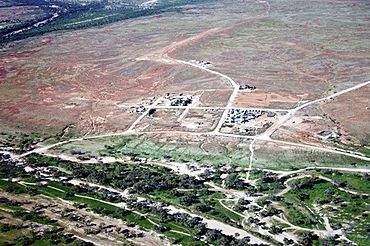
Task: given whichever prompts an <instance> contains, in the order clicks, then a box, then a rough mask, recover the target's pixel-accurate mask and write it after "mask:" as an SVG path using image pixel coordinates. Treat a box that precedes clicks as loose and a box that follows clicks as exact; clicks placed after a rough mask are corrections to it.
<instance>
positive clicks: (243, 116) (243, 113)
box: [226, 108, 265, 124]
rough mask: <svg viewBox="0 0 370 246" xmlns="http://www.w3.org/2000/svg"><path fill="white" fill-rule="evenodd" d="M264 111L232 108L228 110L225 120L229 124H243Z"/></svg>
mask: <svg viewBox="0 0 370 246" xmlns="http://www.w3.org/2000/svg"><path fill="white" fill-rule="evenodd" d="M264 113H265V112H264V111H262V110H255V109H238V108H235V109H234V108H233V109H230V110H229V113H228V118H227V120H226V122H227V123H231V124H243V123H247V122H249V121H251V120H255V119H256V118H258V117H260V116H261V115H262V114H264Z"/></svg>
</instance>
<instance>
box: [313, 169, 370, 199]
mask: <svg viewBox="0 0 370 246" xmlns="http://www.w3.org/2000/svg"><path fill="white" fill-rule="evenodd" d="M320 174H321V175H323V176H325V177H328V178H330V179H332V180H333V181H334V182H336V183H337V184H338V186H339V187H342V188H347V189H350V190H353V191H357V192H364V193H369V192H370V175H369V174H353V173H343V172H338V171H335V170H329V171H325V170H322V171H320ZM369 194H370V193H369Z"/></svg>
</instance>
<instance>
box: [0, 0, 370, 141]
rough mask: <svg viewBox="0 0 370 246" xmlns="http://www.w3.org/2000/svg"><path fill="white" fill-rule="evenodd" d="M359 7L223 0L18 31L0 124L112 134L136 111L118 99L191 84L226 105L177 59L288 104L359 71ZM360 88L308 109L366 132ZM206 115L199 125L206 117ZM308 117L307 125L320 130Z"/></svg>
mask: <svg viewBox="0 0 370 246" xmlns="http://www.w3.org/2000/svg"><path fill="white" fill-rule="evenodd" d="M369 7H370V6H369V3H368V2H367V1H357V2H354V1H350V0H345V1H339V2H338V1H330V0H325V1H304V0H292V1H285V0H275V1H269V4H268V5H266V3H263V2H257V1H256V2H254V1H251V2H249V1H247V2H246V1H230V0H224V1H217V2H210V3H206V4H197V5H187V6H184V7H182V11H180V12H179V13H171V14H162V15H157V16H152V17H142V18H137V19H131V20H127V21H123V22H118V23H114V24H111V25H107V26H104V27H99V28H90V29H86V30H78V31H70V32H57V33H51V34H47V35H44V36H41V37H35V38H30V39H27V40H23V41H20V42H17V43H14V44H12V45H11V46H10V47H9V48H6V49H5V50H3V51H2V52H1V53H0V122H1V123H2V124H4V125H9V124H10V125H12V126H13V127H14V128H21V129H27V130H48V131H60V130H61V129H63V128H64V127H66V126H68V125H74V126H75V127H76V129H78V130H79V131H82V132H94V133H101V132H117V131H123V130H126V129H127V128H128V127H129V126H130V125H131V124H132V122H134V121H135V119H137V117H138V115H137V114H135V113H132V112H130V111H129V110H125V109H123V108H122V107H119V106H118V105H120V104H122V103H127V104H130V103H131V104H135V103H140V102H141V101H142V100H144V99H145V98H148V97H152V96H154V97H160V96H164V95H165V94H166V93H184V94H197V93H198V94H199V93H202V96H201V97H200V99H199V103H198V105H197V106H210V107H212V106H213V107H222V106H226V105H227V103H228V99H229V96H230V95H231V92H232V86H231V85H230V83H229V82H228V81H226V80H225V79H223V78H221V77H220V76H218V75H216V74H212V73H209V72H207V71H204V70H202V69H198V68H195V67H192V66H188V65H186V64H181V63H178V62H176V60H182V61H190V60H202V61H209V62H211V64H212V68H211V69H212V70H214V71H218V72H221V73H223V74H226V75H228V76H230V77H231V78H233V79H234V80H235V81H236V82H237V83H239V84H250V85H253V86H256V88H257V90H256V91H255V92H252V93H238V95H237V97H236V100H235V101H234V103H233V105H234V106H236V107H264V108H280V109H289V108H292V107H294V106H296V105H297V104H298V103H301V102H303V101H309V100H314V99H317V98H321V97H325V96H327V95H329V94H330V93H333V92H335V91H339V90H342V89H345V88H348V87H351V86H354V85H356V84H360V83H363V82H365V81H368V80H370V75H369V71H370V59H369V57H370V46H369V43H370V42H369V37H370V28H369V26H370V25H369V24H370V23H369V18H368V15H367V13H368V9H369ZM368 97H369V88H366V89H360V90H356V91H353V92H351V93H349V94H348V95H343V96H341V97H338V98H336V99H335V100H333V101H332V102H330V104H327V105H321V106H320V105H317V107H320V114H325V117H326V118H332V119H338V122H339V123H338V124H340V127H341V129H342V131H343V132H345V133H348V134H349V135H351V136H352V137H353V138H354V139H357V140H358V141H359V140H364V139H365V140H366V141H368V140H369V135H368V132H370V129H369V125H370V124H369V122H370V114H369V111H368V110H367V109H366V108H367V107H369V106H370V105H369V98H368ZM163 112H164V111H163ZM163 112H161V113H163ZM158 114H159V113H158ZM178 114H181V112H177V113H176V114H175V116H176V117H175V116H174V115H170V116H168V117H167V118H168V120H167V119H166V115H167V114H160V119H161V121H162V120H163V122H166V123H165V124H163V125H160V122H159V123H158V122H157V123H156V124H159V125H158V126H157V125H156V124H155V125H153V126H152V128H155V129H161V130H163V129H166V128H168V129H169V130H171V129H183V128H184V127H183V126H182V125H181V124H180V123H178V122H177V121H176V119H177V117H178ZM196 114H201V112H196ZM190 115H191V114H190ZM190 117H191V116H190ZM205 118H207V117H205ZM185 119H186V118H185ZM210 119H211V122H210V123H209V124H208V125H207V124H206V125H207V127H206V128H207V130H209V128H212V127H214V126H215V125H216V123H215V122H214V120H215V119H214V117H213V116H212V117H210ZM150 121H152V119H145V120H144V121H143V122H142V125H141V126H143V125H145V124H146V123H149V122H150ZM171 122H174V124H177V126H171ZM313 124H314V125H315V127H314V128H313V129H314V130H315V131H316V130H325V129H326V128H327V127H329V126H328V125H327V124H326V123H325V124H323V125H322V126H321V125H320V124H321V121H314V122H313ZM294 134H296V133H294ZM276 135H277V136H279V134H276ZM298 135H299V134H298Z"/></svg>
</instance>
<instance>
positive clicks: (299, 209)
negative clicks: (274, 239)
mask: <svg viewBox="0 0 370 246" xmlns="http://www.w3.org/2000/svg"><path fill="white" fill-rule="evenodd" d="M291 186H292V190H291V191H290V192H288V193H287V194H285V196H284V198H285V199H284V201H283V202H281V204H282V205H283V206H284V207H285V209H286V210H287V213H286V216H287V218H288V220H289V221H290V222H291V223H293V224H296V225H299V226H302V227H308V228H312V227H315V226H317V227H319V228H322V227H323V225H322V222H321V219H320V218H322V216H320V215H319V213H323V214H324V215H325V216H327V217H328V218H329V222H330V224H331V225H332V227H333V228H334V229H341V228H345V227H347V226H348V225H351V226H350V228H351V229H350V230H348V233H347V236H348V238H350V239H351V240H353V241H354V242H356V243H358V244H359V245H365V244H364V242H365V237H366V235H367V232H366V231H367V227H368V224H369V223H370V218H369V216H368V212H367V210H368V204H369V202H370V199H369V197H363V196H360V195H353V194H349V193H346V192H344V191H341V190H338V188H337V187H336V186H335V185H333V184H331V183H329V182H327V181H324V180H321V179H318V178H302V179H299V180H296V181H293V182H292V184H291Z"/></svg>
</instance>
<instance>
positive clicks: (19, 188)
mask: <svg viewBox="0 0 370 246" xmlns="http://www.w3.org/2000/svg"><path fill="white" fill-rule="evenodd" d="M0 189H2V190H4V191H6V192H9V193H13V194H23V193H27V192H28V190H27V187H25V186H23V185H20V184H17V183H14V182H10V181H4V180H0Z"/></svg>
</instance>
